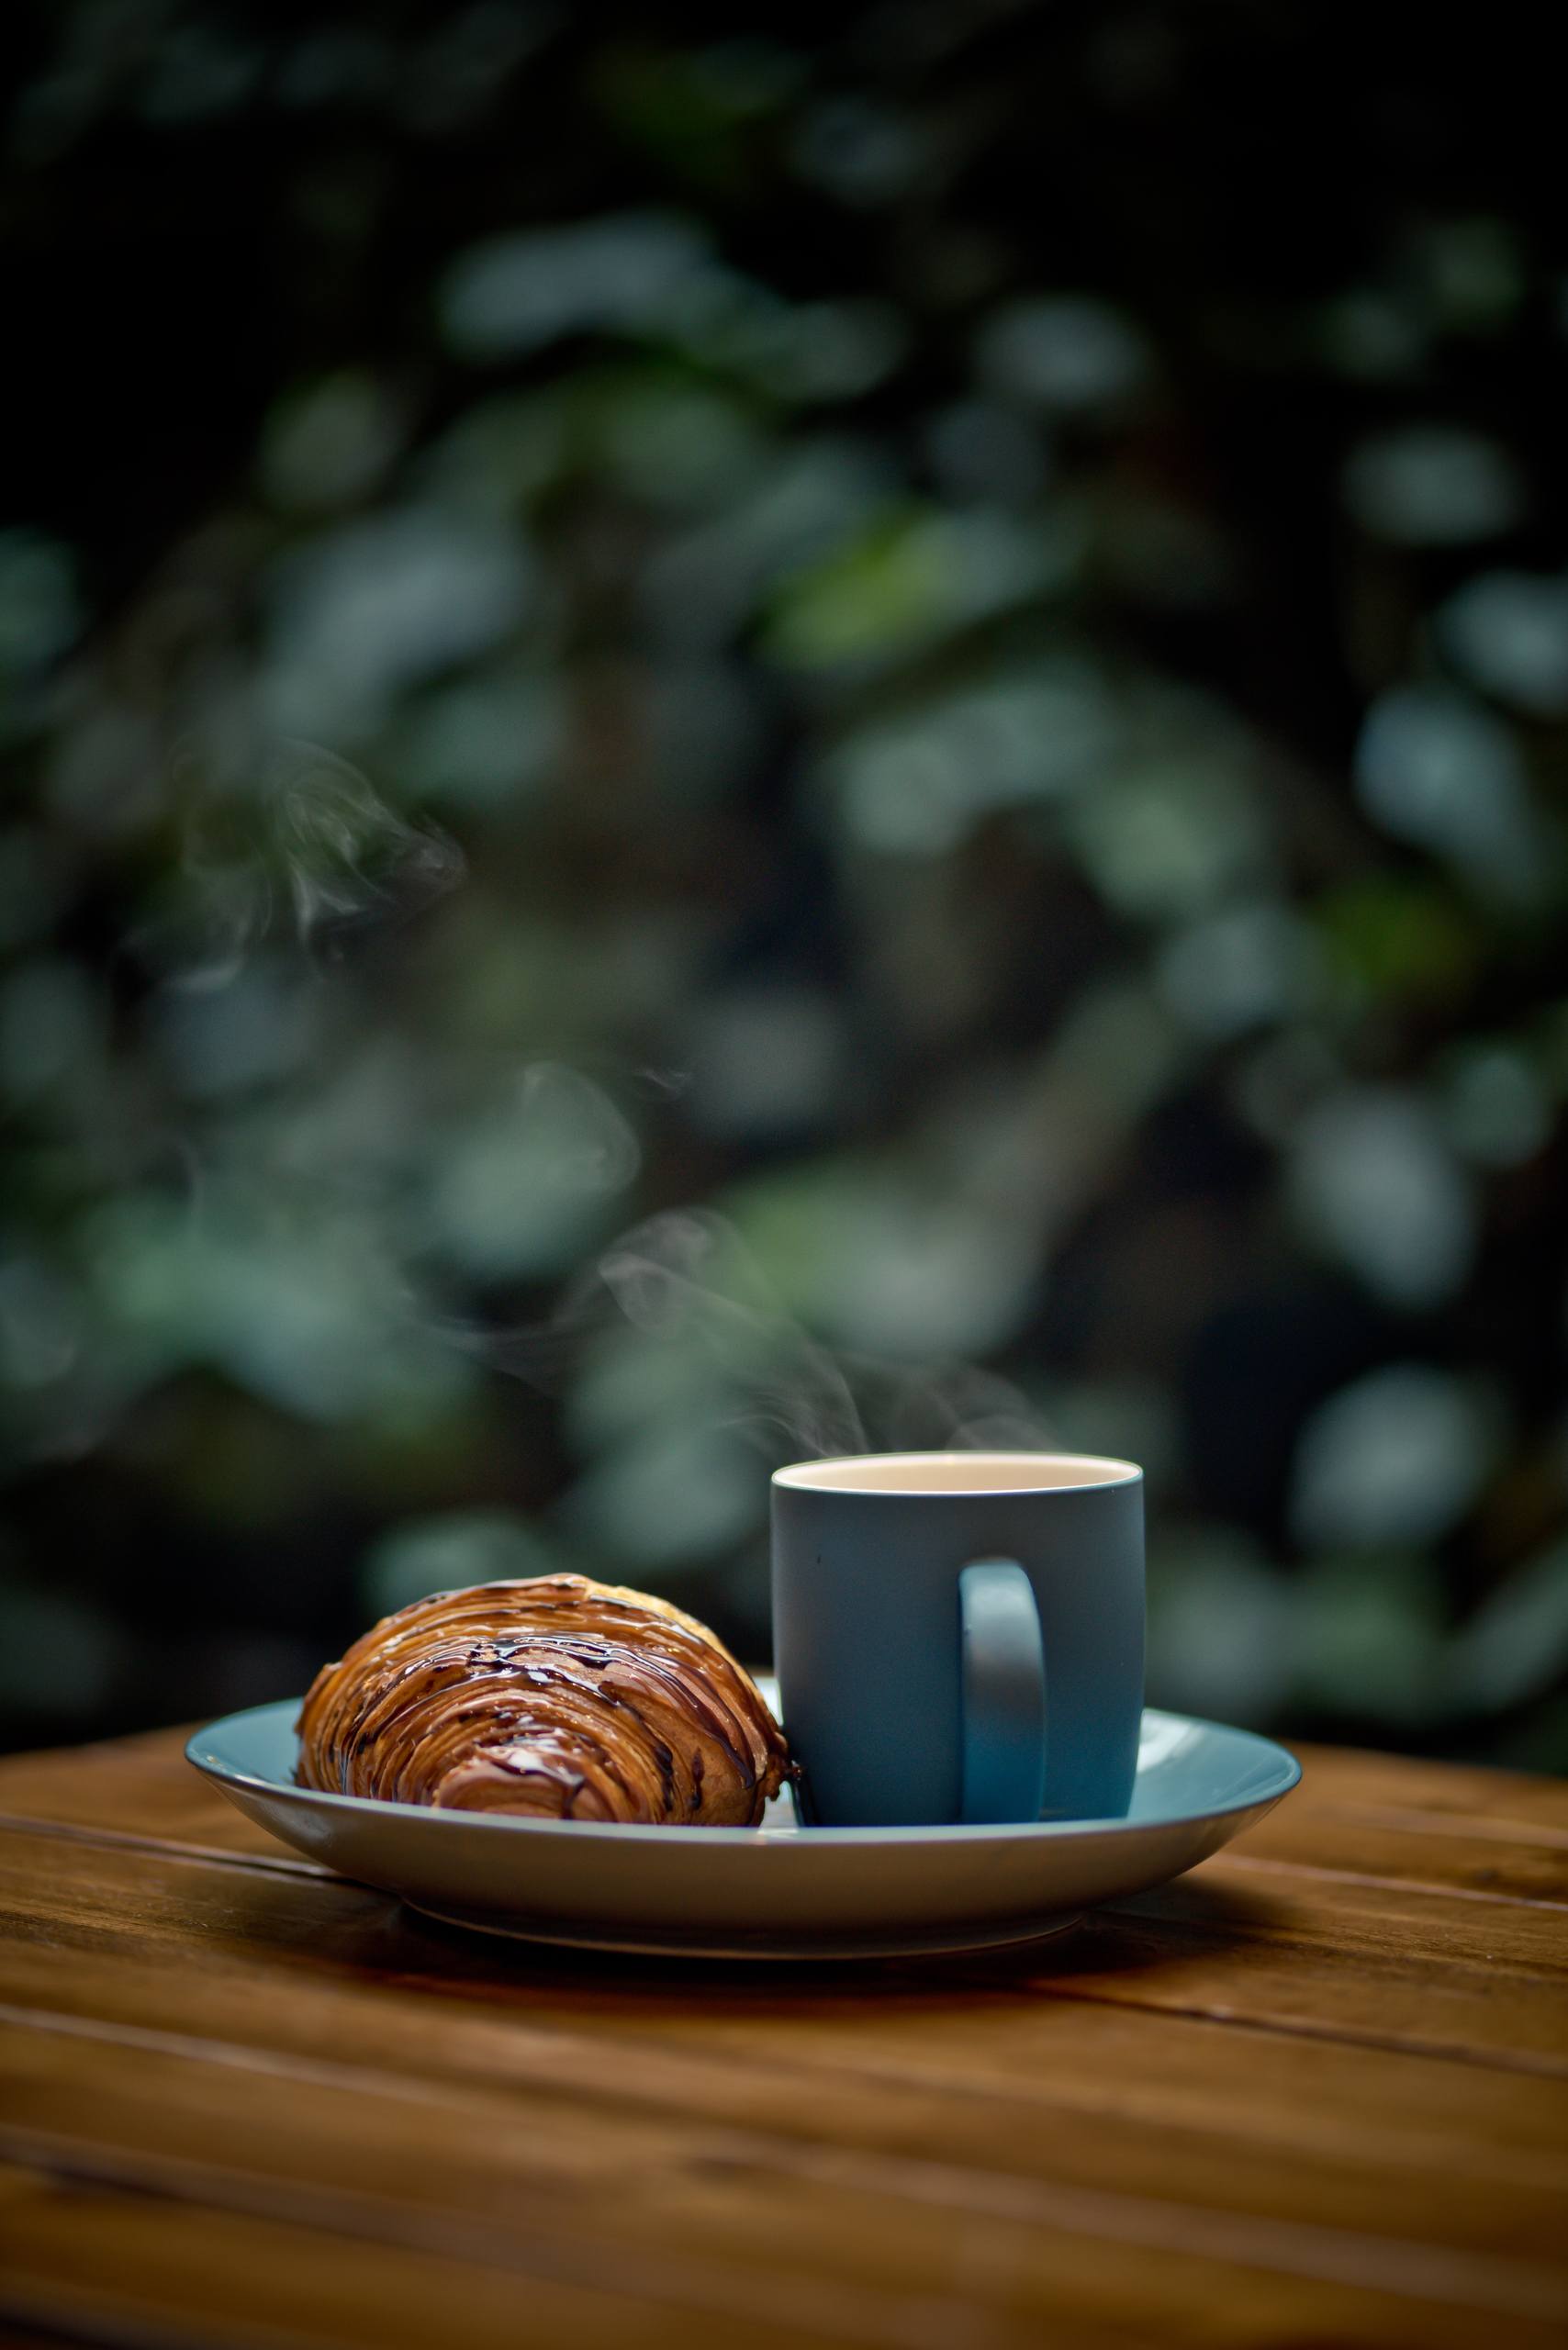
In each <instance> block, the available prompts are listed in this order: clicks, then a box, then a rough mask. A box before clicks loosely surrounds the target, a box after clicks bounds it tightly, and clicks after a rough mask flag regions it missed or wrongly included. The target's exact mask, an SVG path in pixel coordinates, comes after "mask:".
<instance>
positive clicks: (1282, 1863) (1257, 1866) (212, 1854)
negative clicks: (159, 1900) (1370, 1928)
mask: <svg viewBox="0 0 1568 2350" xmlns="http://www.w3.org/2000/svg"><path fill="white" fill-rule="evenodd" d="M0 1832H8V1833H11V1834H15V1835H21V1836H39V1837H43V1838H50V1837H58V1838H60V1839H61V1840H62V1841H64V1842H67V1843H74V1844H86V1845H89V1846H104V1847H107V1848H109V1849H111V1850H122V1851H129V1852H155V1853H157V1854H159V1855H161V1856H162V1857H163V1858H166V1859H168V1860H171V1861H175V1862H180V1863H185V1864H186V1865H191V1866H194V1865H197V1864H199V1863H207V1864H208V1865H210V1866H212V1867H215V1868H230V1869H244V1870H250V1871H260V1872H262V1873H263V1874H276V1875H282V1876H292V1877H309V1878H315V1879H317V1880H318V1881H324V1882H326V1883H329V1884H335V1885H361V1884H362V1883H363V1880H362V1879H360V1878H358V1877H347V1876H344V1875H342V1874H341V1873H340V1872H339V1871H338V1870H336V1869H328V1868H323V1867H321V1866H320V1864H319V1863H318V1862H315V1861H306V1860H297V1859H292V1858H289V1857H286V1855H284V1854H282V1853H278V1854H275V1855H274V1854H273V1853H271V1852H236V1851H232V1850H229V1849H226V1848H225V1847H223V1846H220V1845H211V1844H196V1843H192V1842H190V1841H188V1840H187V1839H185V1838H176V1837H167V1836H148V1835H140V1834H138V1833H137V1832H136V1831H135V1830H130V1829H123V1828H98V1827H93V1826H89V1825H87V1824H85V1823H84V1822H82V1821H78V1820H55V1819H48V1818H38V1817H35V1816H33V1815H30V1814H26V1813H21V1812H0ZM1564 1841H1565V1842H1568V1839H1565V1840H1564ZM1212 1857H1213V1858H1215V1859H1218V1860H1219V1861H1220V1863H1221V1865H1222V1866H1223V1867H1225V1868H1226V1869H1241V1870H1258V1871H1264V1872H1267V1873H1269V1874H1273V1875H1282V1876H1300V1877H1304V1878H1306V1879H1308V1880H1311V1879H1314V1878H1317V1879H1322V1880H1323V1881H1325V1882H1327V1883H1330V1884H1337V1885H1361V1886H1368V1887H1369V1888H1371V1889H1373V1890H1375V1891H1378V1892H1385V1893H1397V1894H1406V1895H1424V1896H1428V1897H1430V1898H1432V1899H1434V1900H1439V1901H1462V1902H1466V1901H1467V1902H1479V1903H1484V1904H1487V1905H1490V1906H1493V1907H1496V1908H1518V1909H1544V1910H1549V1911H1552V1912H1555V1913H1562V1914H1568V1899H1562V1900H1557V1899H1553V1898H1551V1897H1548V1896H1543V1895H1538V1894H1523V1893H1506V1892H1495V1891H1493V1890H1491V1889H1490V1888H1487V1887H1482V1886H1456V1885H1445V1884H1443V1883H1442V1882H1441V1881H1440V1880H1438V1879H1434V1878H1428V1877H1391V1876H1384V1875H1380V1874H1376V1873H1375V1872H1372V1871H1370V1870H1364V1869H1336V1868H1332V1867H1330V1866H1328V1865H1327V1863H1320V1862H1316V1861H1287V1860H1278V1859H1275V1858H1273V1857H1272V1856H1271V1855H1270V1854H1265V1853H1252V1852H1246V1851H1245V1850H1235V1849H1232V1850H1230V1851H1227V1852H1225V1853H1223V1854H1217V1855H1214V1856H1212ZM1208 1865H1210V1863H1208V1862H1202V1861H1201V1862H1199V1863H1197V1864H1196V1868H1195V1869H1193V1870H1189V1871H1187V1872H1186V1874H1187V1875H1188V1876H1193V1875H1195V1874H1197V1871H1198V1870H1201V1869H1203V1868H1204V1867H1207V1866H1208ZM1176 1881H1177V1882H1180V1880H1176ZM364 1889H365V1890H366V1891H370V1892H374V1891H376V1890H378V1889H379V1888H377V1887H375V1886H365V1887H364ZM1132 1898H1134V1899H1137V1898H1141V1897H1140V1896H1133V1897H1132ZM1123 1907H1124V1905H1123V1904H1122V1903H1120V1902H1110V1903H1107V1904H1106V1905H1105V1911H1106V1914H1111V1915H1116V1914H1120V1913H1121V1912H1122V1910H1123Z"/></svg>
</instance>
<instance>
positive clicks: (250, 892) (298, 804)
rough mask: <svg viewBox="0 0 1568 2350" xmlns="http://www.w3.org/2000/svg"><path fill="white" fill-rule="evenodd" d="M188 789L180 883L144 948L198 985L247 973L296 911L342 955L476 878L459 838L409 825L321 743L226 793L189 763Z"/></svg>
mask: <svg viewBox="0 0 1568 2350" xmlns="http://www.w3.org/2000/svg"><path fill="white" fill-rule="evenodd" d="M175 788H176V792H177V796H178V800H179V802H180V829H181V842H180V855H179V878H178V884H177V888H176V891H175V894H174V899H173V901H172V902H171V903H170V904H168V905H166V906H165V907H164V908H162V909H161V911H160V912H159V913H158V914H157V915H156V916H155V917H154V919H153V920H152V921H151V922H150V923H146V924H144V925H143V926H142V928H141V929H140V930H139V931H138V932H137V933H136V934H134V935H133V938H132V941H131V944H132V946H133V947H134V948H135V949H136V951H137V953H138V955H139V956H140V957H141V958H142V959H143V960H145V961H147V962H149V963H151V965H153V966H154V967H155V968H157V969H158V970H159V971H160V973H161V975H162V979H163V981H164V984H165V985H167V986H170V987H174V988H176V989H179V990H182V991H184V992H186V993H202V992H210V991H212V990H217V989H219V988H223V987H226V986H228V985H229V984H230V982H231V981H232V980H233V979H237V978H238V976H239V974H240V972H241V970H242V969H243V968H244V967H245V965H246V963H247V961H248V960H249V958H250V957H251V956H252V954H253V953H254V951H255V950H256V949H257V948H258V947H259V946H261V945H262V943H263V940H266V939H269V938H272V937H274V936H275V935H276V934H277V933H278V931H279V929H280V926H281V924H282V922H283V920H284V918H285V917H284V909H285V908H286V909H288V910H289V912H290V913H291V914H292V923H291V924H290V925H289V926H290V928H291V929H292V933H293V935H294V938H295V940H296V942H297V945H298V946H300V947H301V948H302V949H303V950H304V952H305V953H306V954H307V955H308V956H309V957H311V958H312V959H313V960H319V959H321V958H323V957H326V958H331V957H335V956H337V955H338V954H340V953H341V952H342V942H343V940H344V937H345V935H346V934H348V933H349V932H351V931H354V930H360V929H364V928H366V927H368V926H369V925H370V924H372V923H377V922H386V921H397V920H400V919H406V918H407V917H408V916H409V915H411V914H413V913H415V912H419V910H420V908H421V907H423V906H426V905H428V904H430V903H431V901H433V900H434V899H436V898H439V897H442V896H443V895H444V894H445V892H446V891H447V890H452V889H454V888H455V887H456V885H457V884H458V882H459V881H461V880H462V878H463V875H464V870H465V866H464V857H463V852H462V850H461V849H460V848H459V847H458V845H457V844H456V842H455V841H454V840H452V839H450V838H449V837H448V835H447V834H445V833H443V832H442V831H441V830H440V829H439V828H438V827H437V826H436V825H434V824H431V823H428V822H421V823H418V824H414V823H410V822H407V821H406V819H404V818H403V817H401V816H399V815H398V814H397V813H396V812H395V811H394V810H392V809H391V808H389V807H388V806H387V804H386V801H385V800H383V799H381V798H380V796H379V795H378V794H377V792H376V791H375V789H374V788H373V786H372V785H371V783H370V782H369V780H368V778H366V777H365V776H364V775H363V774H362V773H361V772H360V770H359V769H358V768H357V767H351V766H350V765H349V764H348V762H347V761H346V760H344V759H340V758H337V757H335V756H334V755H333V754H332V753H331V752H330V751H325V750H322V749H321V748H319V745H317V744H312V743H304V742H287V743H285V744H281V745H280V746H279V748H278V750H277V753H276V755H275V756H274V760H273V762H272V764H271V766H270V767H268V768H267V769H266V771H265V772H264V773H263V777H262V778H261V781H260V783H259V785H257V786H256V787H255V788H253V789H249V790H244V791H241V790H239V789H230V790H228V791H223V790H218V789H214V788H212V787H211V786H210V785H208V784H207V783H206V782H205V781H204V780H203V779H201V778H195V777H193V774H192V771H191V768H190V767H189V765H188V763H187V764H185V765H184V766H183V767H180V768H179V769H178V770H177V771H176V776H175Z"/></svg>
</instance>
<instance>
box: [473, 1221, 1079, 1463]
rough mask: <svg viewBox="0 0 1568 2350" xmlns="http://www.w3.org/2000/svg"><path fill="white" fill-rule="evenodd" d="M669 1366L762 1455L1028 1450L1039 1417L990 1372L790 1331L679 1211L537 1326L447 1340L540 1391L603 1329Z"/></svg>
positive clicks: (746, 1277) (714, 1234)
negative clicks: (694, 1368)
mask: <svg viewBox="0 0 1568 2350" xmlns="http://www.w3.org/2000/svg"><path fill="white" fill-rule="evenodd" d="M627 1326H630V1328H631V1329H633V1330H635V1331H637V1332H638V1333H640V1334H641V1335H642V1337H644V1339H646V1340H647V1341H648V1342H649V1344H650V1345H652V1346H654V1347H655V1348H659V1349H661V1350H663V1351H665V1352H666V1355H667V1358H668V1360H669V1361H670V1363H671V1364H672V1366H673V1364H674V1363H675V1362H676V1361H677V1360H682V1361H685V1360H691V1359H692V1358H695V1359H696V1360H698V1362H699V1363H700V1365H701V1366H702V1368H703V1369H704V1371H706V1373H707V1374H708V1378H707V1381H706V1387H707V1391H708V1392H709V1393H712V1394H714V1395H715V1396H716V1398H717V1399H718V1401H717V1417H718V1419H719V1422H720V1424H721V1425H722V1426H727V1427H731V1428H733V1429H736V1430H738V1431H740V1432H742V1433H744V1434H745V1436H746V1437H748V1438H750V1439H751V1440H752V1441H753V1442H754V1443H755V1444H756V1447H757V1449H759V1450H761V1451H762V1452H763V1453H765V1454H766V1455H767V1457H768V1458H769V1459H771V1460H774V1461H776V1462H782V1461H785V1460H803V1459H823V1458H827V1457H831V1456H834V1455H836V1454H842V1453H856V1452H874V1451H905V1450H908V1451H915V1450H949V1449H950V1450H976V1449H1002V1450H1008V1449H1020V1450H1032V1449H1039V1448H1041V1447H1043V1446H1047V1445H1048V1444H1049V1442H1050V1441H1051V1438H1050V1436H1049V1433H1048V1431H1047V1429H1046V1428H1045V1427H1044V1426H1043V1425H1042V1422H1041V1418H1040V1416H1039V1414H1038V1413H1037V1412H1036V1411H1035V1410H1034V1409H1033V1408H1032V1406H1031V1405H1030V1404H1029V1403H1028V1402H1027V1400H1026V1399H1025V1397H1024V1396H1023V1395H1022V1394H1021V1393H1019V1391H1018V1390H1017V1389H1016V1388H1015V1387H1014V1386H1013V1385H1012V1383H1011V1382H1009V1381H1007V1380H1005V1379H1002V1378H1001V1377H1000V1376H999V1375H998V1374H996V1373H994V1372H991V1371H981V1370H977V1369H975V1368H974V1367H973V1366H971V1365H969V1364H964V1363H954V1362H940V1363H933V1364H922V1365H920V1366H918V1367H917V1366H913V1365H911V1364H907V1363H894V1362H890V1361H888V1360H884V1359H882V1358H879V1357H877V1356H872V1355H867V1354H859V1353H847V1352H843V1351H840V1350H836V1349H832V1348H827V1347H825V1346H823V1345H822V1344H821V1343H820V1342H819V1341H818V1340H817V1339H815V1338H813V1337H811V1336H810V1334H809V1333H808V1332H807V1331H806V1330H805V1329H804V1328H802V1326H801V1323H800V1322H799V1320H798V1319H797V1318H796V1317H795V1316H794V1315H792V1314H791V1313H790V1311H789V1309H788V1308H787V1306H786V1305H785V1304H784V1302H783V1300H782V1299H781V1298H780V1297H779V1295H778V1292H777V1290H776V1289H775V1288H774V1287H773V1285H772V1283H771V1282H770V1281H768V1279H767V1275H766V1273H765V1272H764V1271H763V1270H762V1268H761V1267H760V1266H759V1264H758V1263H757V1261H756V1257H755V1255H754V1254H753V1252H752V1251H751V1250H750V1249H749V1248H747V1247H746V1245H745V1241H744V1239H743V1238H742V1237H741V1235H740V1233H739V1232H738V1231H737V1230H736V1228H735V1226H734V1225H733V1224H732V1223H731V1222H730V1221H729V1220H728V1219H727V1218H726V1217H724V1216H722V1215H721V1214H718V1213H717V1212H716V1211H715V1210H713V1209H711V1208H681V1209H677V1210H671V1211H668V1212H666V1213H665V1214H661V1215H656V1216H652V1217H649V1218H648V1219H647V1220H646V1221H645V1222H644V1223H642V1224H639V1225H633V1227H632V1228H631V1229H630V1230H628V1231H626V1232H624V1233H622V1235H621V1236H620V1237H619V1238H618V1239H616V1240H615V1241H614V1242H613V1243H612V1244H611V1245H610V1248H607V1249H605V1250H604V1251H603V1252H602V1253H601V1254H600V1256H599V1259H598V1260H597V1262H596V1263H595V1264H594V1265H593V1267H592V1268H591V1270H589V1271H588V1273H586V1274H585V1275H584V1276H583V1277H582V1278H581V1279H579V1280H578V1281H576V1282H574V1283H573V1284H572V1285H571V1286H570V1287H569V1288H568V1289H567V1291H566V1293H565V1295H564V1297H563V1299H562V1301H561V1304H560V1305H559V1307H558V1308H557V1310H556V1312H555V1313H554V1315H551V1316H550V1318H549V1319H548V1321H546V1322H545V1323H543V1325H541V1326H538V1327H535V1328H532V1329H527V1330H514V1331H508V1332H504V1333H489V1334H483V1335H480V1334H476V1333H473V1332H467V1333H458V1332H453V1333H452V1334H451V1335H453V1336H454V1337H459V1339H460V1342H461V1343H464V1344H465V1346H466V1347H467V1348H468V1349H469V1350H470V1351H473V1352H475V1353H476V1354H477V1355H478V1356H479V1357H480V1359H481V1360H484V1361H486V1362H487V1363H488V1364H489V1365H490V1367H491V1368H493V1369H495V1370H498V1371H509V1372H511V1373H513V1374H515V1375H517V1376H519V1377H521V1378H523V1379H526V1380H527V1381H529V1382H530V1383H532V1384H534V1385H537V1386H540V1387H543V1388H550V1387H553V1386H554V1385H555V1384H556V1383H557V1382H558V1380H559V1379H560V1377H561V1376H562V1374H563V1373H564V1371H565V1370H566V1366H567V1365H568V1363H570V1362H571V1361H572V1360H575V1359H576V1358H577V1357H578V1356H579V1355H580V1354H582V1353H583V1352H584V1351H585V1350H588V1349H590V1348H592V1347H593V1346H594V1344H595V1343H596V1342H597V1341H599V1340H601V1339H602V1338H603V1337H606V1336H607V1335H610V1334H612V1333H613V1331H614V1330H615V1329H616V1328H617V1327H620V1328H622V1329H624V1328H626V1327H627Z"/></svg>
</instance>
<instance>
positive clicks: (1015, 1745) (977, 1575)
mask: <svg viewBox="0 0 1568 2350" xmlns="http://www.w3.org/2000/svg"><path fill="white" fill-rule="evenodd" d="M958 1626H959V1642H960V1668H959V1669H960V1675H961V1680H962V1687H963V1726H964V1751H963V1793H962V1797H961V1801H960V1804H959V1811H958V1817H959V1818H960V1819H962V1820H964V1821H965V1822H966V1823H971V1824H972V1823H977V1822H980V1821H1002V1820H1033V1819H1038V1818H1039V1816H1040V1807H1041V1804H1042V1802H1043V1801H1044V1798H1045V1777H1046V1651H1045V1640H1044V1638H1043V1636H1042V1633H1041V1630H1040V1611H1039V1608H1038V1607H1037V1606H1036V1604H1035V1594H1034V1589H1033V1586H1032V1585H1031V1583H1030V1582H1029V1578H1028V1576H1027V1575H1026V1574H1025V1572H1024V1570H1023V1568H1022V1567H1021V1566H1019V1565H1018V1563H1017V1561H1015V1560H1013V1559H976V1560H974V1561H972V1562H971V1563H970V1564H969V1566H967V1567H965V1568H964V1569H963V1571H962V1572H961V1573H960V1574H959V1577H958Z"/></svg>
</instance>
